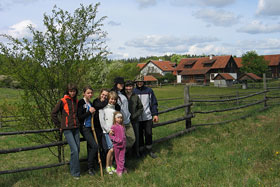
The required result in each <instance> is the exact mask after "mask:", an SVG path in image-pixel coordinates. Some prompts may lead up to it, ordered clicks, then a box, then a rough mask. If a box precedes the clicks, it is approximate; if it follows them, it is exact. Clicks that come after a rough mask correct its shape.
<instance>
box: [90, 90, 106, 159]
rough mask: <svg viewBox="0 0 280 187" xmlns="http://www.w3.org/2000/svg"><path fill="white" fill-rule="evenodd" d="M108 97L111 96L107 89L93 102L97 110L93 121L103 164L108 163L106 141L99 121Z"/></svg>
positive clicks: (101, 91)
mask: <svg viewBox="0 0 280 187" xmlns="http://www.w3.org/2000/svg"><path fill="white" fill-rule="evenodd" d="M108 95H109V90H107V89H101V90H100V93H99V96H98V97H97V98H96V99H94V100H93V102H92V105H93V107H94V108H95V113H94V116H93V121H94V129H95V132H96V136H97V141H98V145H99V150H100V155H101V160H102V161H103V162H105V161H106V148H107V145H106V141H103V140H105V139H103V138H102V136H103V130H102V128H101V125H100V121H99V110H100V109H103V108H104V107H105V106H106V105H107V104H108Z"/></svg>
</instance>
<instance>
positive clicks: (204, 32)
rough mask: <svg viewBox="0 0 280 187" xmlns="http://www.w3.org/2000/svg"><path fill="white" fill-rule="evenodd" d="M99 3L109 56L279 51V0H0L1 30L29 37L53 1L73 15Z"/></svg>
mask: <svg viewBox="0 0 280 187" xmlns="http://www.w3.org/2000/svg"><path fill="white" fill-rule="evenodd" d="M97 2H100V6H99V8H98V14H97V15H98V16H99V17H102V16H106V17H107V18H106V19H105V20H104V21H103V24H104V26H103V27H102V30H104V31H106V32H107V33H108V35H107V38H106V45H107V46H108V50H109V51H110V52H111V54H110V55H109V58H110V59H123V58H139V57H146V56H152V55H156V56H162V55H171V54H191V55H202V54H204V55H210V54H213V55H235V56H241V55H242V54H244V53H246V52H247V51H251V50H255V51H256V52H257V53H258V54H259V55H267V54H280V0H101V1H94V0H0V33H1V34H8V35H11V36H13V37H16V38H19V39H21V38H23V37H26V38H28V36H30V33H29V32H28V29H27V28H26V26H27V25H30V24H31V25H33V26H34V27H35V28H36V29H37V30H40V31H44V30H45V28H44V26H43V15H44V13H45V14H47V15H50V14H51V10H52V9H53V7H54V6H55V5H56V6H57V7H59V8H61V9H63V10H67V11H69V12H71V13H73V12H74V10H75V9H77V8H79V7H80V4H83V5H85V6H87V5H89V4H93V5H94V4H95V3H97ZM0 41H4V40H3V38H1V37H0Z"/></svg>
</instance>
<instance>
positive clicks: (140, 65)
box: [137, 63, 146, 69]
mask: <svg viewBox="0 0 280 187" xmlns="http://www.w3.org/2000/svg"><path fill="white" fill-rule="evenodd" d="M145 65H146V63H140V64H137V66H138V67H139V68H140V69H142V68H143V67H144V66H145Z"/></svg>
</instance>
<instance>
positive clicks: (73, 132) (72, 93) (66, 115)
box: [51, 84, 80, 179]
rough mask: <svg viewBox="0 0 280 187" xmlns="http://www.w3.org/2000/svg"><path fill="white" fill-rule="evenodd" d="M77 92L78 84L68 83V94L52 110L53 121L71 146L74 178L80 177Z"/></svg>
mask: <svg viewBox="0 0 280 187" xmlns="http://www.w3.org/2000/svg"><path fill="white" fill-rule="evenodd" d="M77 94H78V89H77V87H76V85H74V84H68V85H67V89H66V94H65V95H64V97H63V98H62V99H60V101H59V102H58V103H57V104H56V105H55V107H54V109H53V110H52V112H51V118H52V121H53V123H54V124H55V125H56V126H57V127H58V128H59V129H60V132H63V134H64V136H65V138H66V140H67V143H68V144H69V146H70V149H71V158H70V173H71V175H72V176H73V177H74V179H79V178H80V161H79V153H80V132H79V126H80V124H79V120H78V118H77V108H78V107H77V106H78V100H77ZM59 113H60V114H61V121H60V120H59V118H58V114H59Z"/></svg>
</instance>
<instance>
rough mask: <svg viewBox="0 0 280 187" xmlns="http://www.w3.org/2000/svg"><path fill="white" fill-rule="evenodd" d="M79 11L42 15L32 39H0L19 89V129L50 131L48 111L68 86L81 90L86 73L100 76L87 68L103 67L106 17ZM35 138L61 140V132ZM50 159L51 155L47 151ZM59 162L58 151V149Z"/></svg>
mask: <svg viewBox="0 0 280 187" xmlns="http://www.w3.org/2000/svg"><path fill="white" fill-rule="evenodd" d="M99 5H100V4H99V3H97V4H95V5H94V6H93V5H89V6H86V7H85V6H83V5H81V6H80V8H77V9H76V10H75V11H74V13H73V14H70V13H69V12H67V11H64V10H62V9H60V8H57V7H56V6H54V8H53V10H52V14H51V15H46V14H44V18H43V24H44V26H45V27H46V28H45V31H38V30H36V29H35V28H34V27H32V26H31V25H30V26H28V28H29V31H30V32H31V33H32V38H31V39H30V40H29V39H27V38H22V39H17V38H13V37H12V36H9V35H5V34H4V35H1V36H3V37H5V38H6V39H8V40H9V43H7V44H4V43H0V50H1V53H2V54H3V56H4V57H5V59H4V61H7V62H8V63H6V64H5V67H6V69H5V71H6V72H7V74H9V75H11V76H12V77H13V79H15V80H17V81H19V83H20V85H21V87H22V88H23V95H22V96H21V102H19V103H18V104H17V110H15V111H13V113H14V114H15V115H16V116H21V117H22V118H20V119H21V126H20V127H21V128H24V129H46V128H54V125H53V123H52V122H51V119H50V111H51V110H52V108H53V107H54V106H55V104H56V103H57V101H58V99H60V98H62V97H63V94H64V91H65V88H66V85H67V83H70V82H72V83H76V84H78V86H84V85H85V83H87V82H88V77H89V73H91V74H94V72H89V69H91V71H95V73H96V74H98V73H100V72H99V71H100V69H101V68H97V69H96V70H95V69H94V68H91V67H98V66H101V65H100V64H99V62H103V59H104V57H106V55H107V53H108V52H107V49H106V46H104V44H105V43H104V42H105V40H104V39H105V38H106V34H107V33H106V32H104V31H102V29H101V28H102V26H103V24H102V22H103V21H104V19H105V18H106V17H101V18H99V19H97V18H96V17H97V8H98V6H99ZM40 135H41V136H39V135H38V136H36V137H33V138H34V139H33V140H34V141H36V142H41V143H44V142H49V141H56V140H58V139H59V137H60V134H59V132H54V133H53V134H40ZM50 150H51V151H52V153H53V154H55V152H54V151H53V150H52V149H50ZM55 155H56V156H58V159H59V161H61V149H60V148H59V149H58V154H55Z"/></svg>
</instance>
